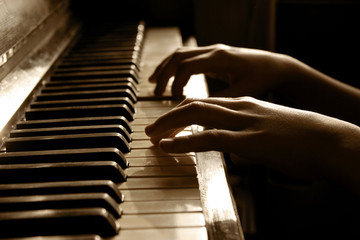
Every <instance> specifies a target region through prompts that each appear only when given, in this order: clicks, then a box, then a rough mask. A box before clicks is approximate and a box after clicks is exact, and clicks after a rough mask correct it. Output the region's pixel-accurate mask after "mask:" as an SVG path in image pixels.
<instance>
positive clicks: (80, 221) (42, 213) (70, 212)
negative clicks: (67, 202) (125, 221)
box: [0, 208, 120, 237]
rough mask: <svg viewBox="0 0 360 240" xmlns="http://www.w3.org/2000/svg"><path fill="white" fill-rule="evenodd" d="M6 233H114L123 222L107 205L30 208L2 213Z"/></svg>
mask: <svg viewBox="0 0 360 240" xmlns="http://www.w3.org/2000/svg"><path fill="white" fill-rule="evenodd" d="M0 226H1V236H2V237H26V236H39V235H66V234H99V235H101V236H112V235H115V234H117V233H118V231H119V229H120V226H119V223H118V222H117V221H116V220H115V219H114V218H113V216H112V215H111V214H110V213H109V212H108V211H106V209H104V208H84V209H61V210H56V209H55V210H30V211H17V212H2V213H0Z"/></svg>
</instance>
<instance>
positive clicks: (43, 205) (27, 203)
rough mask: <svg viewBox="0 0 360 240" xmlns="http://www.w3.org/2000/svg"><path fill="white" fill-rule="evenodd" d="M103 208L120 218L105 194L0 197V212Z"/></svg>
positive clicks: (116, 204) (114, 205)
mask: <svg viewBox="0 0 360 240" xmlns="http://www.w3.org/2000/svg"><path fill="white" fill-rule="evenodd" d="M67 208H68V209H70V208H73V209H74V208H104V209H106V210H107V211H108V212H109V213H111V214H112V215H113V217H114V218H120V216H121V210H120V208H119V205H118V203H117V202H115V201H114V200H113V199H112V198H111V197H110V196H109V195H108V194H107V193H72V194H53V195H33V196H16V197H0V212H10V211H26V210H41V209H67Z"/></svg>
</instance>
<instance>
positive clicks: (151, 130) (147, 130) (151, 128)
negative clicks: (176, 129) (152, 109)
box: [145, 123, 154, 136]
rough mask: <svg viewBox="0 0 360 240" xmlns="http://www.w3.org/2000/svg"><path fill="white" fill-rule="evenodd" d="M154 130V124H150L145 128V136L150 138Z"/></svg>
mask: <svg viewBox="0 0 360 240" xmlns="http://www.w3.org/2000/svg"><path fill="white" fill-rule="evenodd" d="M153 130H154V124H153V123H152V124H149V125H148V126H146V127H145V134H146V135H148V136H150V135H151V133H152V132H153Z"/></svg>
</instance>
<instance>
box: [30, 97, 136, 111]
mask: <svg viewBox="0 0 360 240" xmlns="http://www.w3.org/2000/svg"><path fill="white" fill-rule="evenodd" d="M114 104H116V105H118V104H125V105H126V106H128V107H129V109H130V110H131V112H132V113H135V109H134V104H133V103H132V102H131V100H130V99H129V98H128V97H117V98H97V99H73V100H55V101H39V102H33V103H31V104H30V108H56V107H75V106H92V105H114Z"/></svg>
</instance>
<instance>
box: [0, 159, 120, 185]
mask: <svg viewBox="0 0 360 240" xmlns="http://www.w3.org/2000/svg"><path fill="white" fill-rule="evenodd" d="M72 180H75V181H76V180H111V181H113V182H116V183H119V182H124V181H125V180H126V174H125V173H124V171H123V170H122V168H121V167H120V166H119V165H118V164H117V163H116V162H111V161H106V162H80V163H34V164H7V165H0V184H5V183H30V182H53V181H72Z"/></svg>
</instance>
